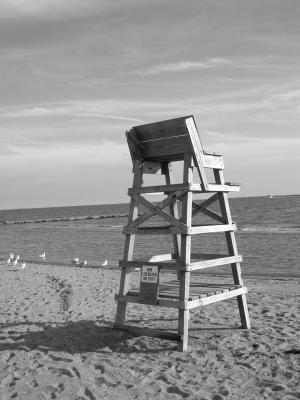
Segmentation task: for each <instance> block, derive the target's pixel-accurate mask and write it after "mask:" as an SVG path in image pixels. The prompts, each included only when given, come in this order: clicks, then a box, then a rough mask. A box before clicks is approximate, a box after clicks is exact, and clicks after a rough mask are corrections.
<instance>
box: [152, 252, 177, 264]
mask: <svg viewBox="0 0 300 400" xmlns="http://www.w3.org/2000/svg"><path fill="white" fill-rule="evenodd" d="M175 259H176V257H175V255H174V254H172V253H167V254H157V255H155V256H152V257H151V258H150V259H149V260H148V261H150V262H154V261H169V260H175Z"/></svg>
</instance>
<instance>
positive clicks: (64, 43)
mask: <svg viewBox="0 0 300 400" xmlns="http://www.w3.org/2000/svg"><path fill="white" fill-rule="evenodd" d="M299 18H300V1H299V0H285V1H282V0H251V1H249V0H247V1H245V0H189V1H181V0H164V1H161V0H159V1H158V0H151V1H146V0H123V1H109V0H85V1H80V0H39V1H36V0H1V1H0V186H1V188H2V191H1V198H0V209H8V208H19V207H24V208H27V207H47V206H63V205H80V204H106V203H119V202H125V201H128V197H127V188H128V187H130V186H131V183H132V176H131V160H130V156H129V152H128V149H127V143H126V140H125V131H126V130H128V129H130V128H131V127H132V126H135V125H139V124H144V123H149V122H154V121H159V120H164V119H170V118H176V117H181V116H185V115H191V114H193V115H194V117H195V119H196V122H197V126H198V129H199V133H200V135H201V140H202V143H203V146H204V148H205V149H207V150H212V151H217V152H221V153H223V154H224V162H225V171H224V172H225V177H226V180H232V181H234V182H241V183H242V186H241V192H240V194H239V196H259V195H268V194H269V193H273V195H279V194H282V195H283V194H296V193H300V183H299V178H298V173H297V172H296V171H298V170H299V167H300V157H299V150H300V135H299V122H300V37H299V34H300V24H299Z"/></svg>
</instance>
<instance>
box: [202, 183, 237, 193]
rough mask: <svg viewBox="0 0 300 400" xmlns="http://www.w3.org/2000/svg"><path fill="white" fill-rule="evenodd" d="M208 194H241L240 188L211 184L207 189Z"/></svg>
mask: <svg viewBox="0 0 300 400" xmlns="http://www.w3.org/2000/svg"><path fill="white" fill-rule="evenodd" d="M206 191H207V192H239V191H240V186H238V185H236V186H234V185H225V184H223V185H217V184H215V183H209V184H208V185H207V188H206Z"/></svg>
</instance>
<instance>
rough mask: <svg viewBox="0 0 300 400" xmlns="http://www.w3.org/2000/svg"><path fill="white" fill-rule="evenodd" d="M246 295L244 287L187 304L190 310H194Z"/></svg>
mask: <svg viewBox="0 0 300 400" xmlns="http://www.w3.org/2000/svg"><path fill="white" fill-rule="evenodd" d="M245 293H247V289H246V288H245V287H241V288H239V289H235V290H230V291H229V292H225V293H219V294H216V295H213V296H209V297H206V298H202V299H199V300H192V301H189V302H188V308H189V309H192V308H196V307H201V306H205V305H208V304H212V303H216V302H217V301H222V300H228V299H231V298H232V297H237V296H240V295H243V294H245Z"/></svg>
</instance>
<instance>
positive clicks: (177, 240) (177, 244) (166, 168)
mask: <svg viewBox="0 0 300 400" xmlns="http://www.w3.org/2000/svg"><path fill="white" fill-rule="evenodd" d="M162 170H163V172H164V174H165V179H166V184H167V185H172V179H171V170H170V165H169V163H164V164H162ZM169 210H170V214H171V215H172V216H173V217H174V218H176V219H177V220H179V212H178V201H177V198H176V197H175V198H173V200H172V202H171V203H170V206H169ZM172 240H173V248H174V256H175V258H176V259H178V258H179V256H180V250H181V235H175V234H173V235H172Z"/></svg>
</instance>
